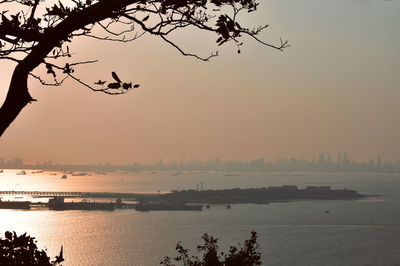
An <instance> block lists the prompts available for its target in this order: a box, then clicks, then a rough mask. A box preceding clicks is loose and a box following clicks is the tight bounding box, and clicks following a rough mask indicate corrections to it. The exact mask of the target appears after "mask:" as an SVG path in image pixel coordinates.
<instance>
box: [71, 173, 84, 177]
mask: <svg viewBox="0 0 400 266" xmlns="http://www.w3.org/2000/svg"><path fill="white" fill-rule="evenodd" d="M71 175H72V176H85V175H88V173H78V174H71Z"/></svg>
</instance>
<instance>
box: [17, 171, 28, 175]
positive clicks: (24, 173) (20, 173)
mask: <svg viewBox="0 0 400 266" xmlns="http://www.w3.org/2000/svg"><path fill="white" fill-rule="evenodd" d="M17 175H26V172H25V171H20V172H18V173H17Z"/></svg>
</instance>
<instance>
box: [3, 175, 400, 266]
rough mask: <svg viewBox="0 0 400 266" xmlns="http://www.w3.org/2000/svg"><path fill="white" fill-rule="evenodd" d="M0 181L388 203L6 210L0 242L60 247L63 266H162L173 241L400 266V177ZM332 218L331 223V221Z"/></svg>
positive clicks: (266, 257)
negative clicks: (280, 193) (285, 188)
mask: <svg viewBox="0 0 400 266" xmlns="http://www.w3.org/2000/svg"><path fill="white" fill-rule="evenodd" d="M16 172H18V170H14V171H13V170H5V172H4V173H2V174H0V190H39V191H108V192H156V191H157V190H160V191H169V190H171V189H177V188H178V186H179V188H180V189H189V188H196V184H199V187H200V184H201V182H203V187H204V189H208V188H213V189H215V188H233V187H241V188H247V187H261V186H269V185H284V184H296V185H298V186H299V187H304V186H306V185H331V186H332V187H334V188H351V189H356V190H358V191H359V192H361V193H364V194H382V195H385V196H384V197H379V198H374V197H372V198H367V199H363V200H353V201H344V200H343V201H302V202H292V203H273V204H270V205H253V204H248V205H234V206H233V207H232V209H230V210H227V209H223V208H212V209H210V210H204V211H202V212H185V211H169V212H145V213H141V212H136V211H134V210H115V211H113V212H103V211H61V212H55V211H44V210H29V211H15V210H0V217H1V219H0V232H4V231H5V230H14V231H16V232H17V233H24V232H28V233H29V234H31V235H33V236H35V237H36V238H37V239H38V243H39V245H40V246H41V247H43V248H47V250H48V252H49V254H50V255H51V256H55V255H57V253H58V252H59V249H60V246H61V245H63V246H64V255H65V259H66V262H65V264H64V265H158V264H159V262H160V261H161V260H162V258H163V257H164V256H166V255H170V256H173V255H174V254H175V253H174V251H175V245H176V243H177V241H181V242H182V243H183V244H184V246H186V247H188V248H190V249H192V250H194V249H195V247H196V245H197V244H199V243H200V237H201V235H202V234H203V233H205V232H208V233H210V234H213V235H214V236H216V237H219V238H220V244H221V249H222V250H227V249H228V247H229V245H230V244H232V243H237V242H242V241H243V240H244V239H246V238H248V237H249V235H250V231H251V230H256V231H257V232H258V234H259V242H260V246H261V253H262V260H263V263H264V265H400V252H398V251H399V249H400V212H399V211H400V175H398V174H375V173H374V174H365V173H363V174H337V173H335V174H333V173H330V174H326V173H309V174H304V175H303V176H299V175H295V174H291V173H287V174H286V173H284V174H282V173H240V175H239V176H225V175H224V173H221V172H208V173H199V172H183V173H176V172H167V171H164V172H139V173H128V174H127V173H122V172H121V173H118V172H117V173H108V174H107V175H101V174H95V173H91V176H68V179H65V180H62V179H60V177H61V175H62V173H60V172H44V173H40V174H31V172H32V171H27V173H28V174H27V175H24V176H21V175H16ZM326 210H329V212H330V213H325V211H326Z"/></svg>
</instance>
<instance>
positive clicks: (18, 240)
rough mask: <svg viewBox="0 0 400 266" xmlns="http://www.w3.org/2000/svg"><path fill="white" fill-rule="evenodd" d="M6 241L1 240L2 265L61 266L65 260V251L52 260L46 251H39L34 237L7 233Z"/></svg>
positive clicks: (0, 257) (0, 256) (0, 254)
mask: <svg viewBox="0 0 400 266" xmlns="http://www.w3.org/2000/svg"><path fill="white" fill-rule="evenodd" d="M4 237H5V238H4V239H3V238H0V265H1V266H16V265H41V266H47V265H49V266H55V265H60V263H61V262H62V261H64V259H63V249H62V247H61V251H60V255H59V256H56V257H55V259H54V260H51V259H50V257H49V256H47V253H46V251H44V250H39V249H38V247H37V245H36V240H35V238H34V237H31V236H29V235H27V234H26V233H25V234H22V235H20V236H18V235H17V234H16V233H15V232H9V231H6V232H5V234H4Z"/></svg>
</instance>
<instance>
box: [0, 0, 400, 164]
mask: <svg viewBox="0 0 400 266" xmlns="http://www.w3.org/2000/svg"><path fill="white" fill-rule="evenodd" d="M257 8H258V10H257V12H252V13H251V14H252V16H249V17H247V16H244V17H243V22H244V24H246V25H248V26H249V27H253V26H254V27H256V26H258V25H265V24H269V25H270V26H269V27H268V29H267V30H266V31H265V32H264V33H263V34H262V36H260V38H261V39H262V40H265V41H268V42H272V43H279V37H282V39H284V40H286V39H288V40H289V42H290V45H291V47H290V48H288V49H286V50H285V51H283V52H280V51H276V50H273V49H268V48H266V47H264V46H262V45H258V44H257V43H255V42H253V41H252V40H250V39H244V40H243V41H244V45H243V46H242V47H241V54H240V55H239V54H238V53H237V47H235V46H229V45H223V46H220V47H218V45H217V44H216V42H215V41H216V40H215V38H209V36H208V35H205V36H203V35H199V34H198V33H197V32H190V31H189V32H187V33H182V35H180V36H177V39H179V40H180V43H182V45H183V47H185V49H186V50H187V52H191V53H192V52H193V53H194V52H198V53H199V54H201V55H203V56H204V55H208V54H209V53H210V52H214V51H215V50H219V54H220V56H218V57H216V58H213V60H211V61H210V62H208V63H204V62H200V61H198V60H195V59H192V58H188V57H184V56H181V55H180V54H179V52H177V51H176V50H175V49H173V48H171V47H169V46H167V45H164V44H163V43H162V42H161V41H160V40H158V39H157V38H153V36H144V37H143V38H141V39H138V40H137V41H135V42H133V43H129V44H120V43H112V42H98V41H97V40H90V39H82V40H80V39H77V40H76V41H75V40H74V42H72V43H71V47H70V48H71V50H73V51H74V52H75V51H76V54H73V57H72V58H71V60H72V61H73V62H76V61H79V60H82V61H86V60H93V59H99V63H96V64H91V65H87V66H79V67H78V66H77V67H76V69H75V73H76V74H77V75H78V76H79V78H82V79H84V80H85V81H87V82H95V81H97V80H98V79H99V78H102V79H103V78H106V77H110V72H111V71H116V72H117V73H118V75H119V76H120V78H121V79H124V80H125V79H126V80H132V81H134V82H135V83H138V84H140V85H141V86H140V87H139V88H138V89H135V90H134V91H133V92H132V93H129V94H127V95H123V96H120V97H119V96H116V97H113V96H107V95H99V94H95V93H93V92H92V91H89V90H88V89H86V88H85V87H82V86H79V85H77V84H76V83H75V82H73V81H72V80H67V81H66V82H65V84H64V85H63V86H62V87H43V86H42V85H41V84H40V83H39V82H37V81H35V80H34V79H30V80H29V87H30V92H31V94H32V97H34V98H35V99H37V100H38V101H37V102H35V103H34V104H30V105H28V106H27V107H26V108H25V109H24V110H23V111H22V113H21V115H20V116H19V117H18V119H17V121H15V123H13V124H12V126H11V127H10V128H9V129H8V130H7V132H6V133H5V135H3V136H2V138H0V153H1V156H3V157H6V156H7V158H9V159H13V158H15V157H23V158H24V160H25V161H26V162H32V163H35V162H36V161H39V162H40V161H45V160H49V159H50V158H51V159H52V160H53V161H57V162H63V163H92V162H95V163H97V162H110V163H113V164H126V163H130V162H132V161H137V162H141V163H151V162H153V161H155V160H157V159H158V158H164V160H167V161H170V160H175V161H182V160H190V158H191V157H192V156H193V158H195V159H197V160H207V159H208V158H216V157H220V158H224V159H226V160H236V159H238V158H242V159H243V160H254V159H256V158H261V157H264V158H266V160H278V159H279V157H282V158H283V157H292V156H293V157H295V158H302V157H304V158H305V159H307V160H312V157H313V156H314V157H315V158H316V159H318V156H319V152H320V151H329V152H331V153H332V154H337V153H338V152H343V151H347V152H348V154H350V155H351V158H354V159H355V160H357V161H364V162H367V161H369V160H370V159H371V158H374V159H376V156H377V155H380V156H381V157H382V160H383V161H386V160H389V161H396V160H397V159H400V141H399V136H400V123H398V122H397V121H398V116H399V114H400V104H399V99H400V89H399V85H400V75H399V74H398V70H399V69H400V53H399V51H398V47H400V34H398V31H399V30H398V25H400V16H399V14H400V1H381V0H353V1H343V0H342V1H328V0H309V1H296V0H285V1H282V0H271V1H261V2H260V5H259V6H258V7H257ZM110 51H112V52H110ZM13 67H14V63H12V62H8V63H6V62H5V63H2V64H0V69H1V73H0V102H2V101H3V99H4V97H5V93H6V91H7V88H8V83H9V79H10V76H11V72H12V70H13ZM49 78H50V77H49ZM326 156H327V155H326ZM331 156H333V155H331ZM332 159H337V158H336V155H335V156H333V157H332Z"/></svg>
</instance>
